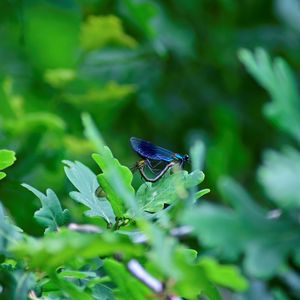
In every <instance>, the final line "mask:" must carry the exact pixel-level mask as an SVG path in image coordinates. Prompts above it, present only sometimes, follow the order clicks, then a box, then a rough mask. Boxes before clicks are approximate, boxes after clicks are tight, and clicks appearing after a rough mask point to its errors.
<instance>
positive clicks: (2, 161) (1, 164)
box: [0, 149, 16, 180]
mask: <svg viewBox="0 0 300 300" xmlns="http://www.w3.org/2000/svg"><path fill="white" fill-rule="evenodd" d="M15 160H16V156H15V152H14V151H11V150H5V149H1V150H0V170H3V169H6V168H7V167H9V166H11V165H12V164H13V163H14V162H15ZM5 176H6V174H5V173H4V172H0V180H1V179H2V178H4V177H5Z"/></svg>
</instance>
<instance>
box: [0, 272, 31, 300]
mask: <svg viewBox="0 0 300 300" xmlns="http://www.w3.org/2000/svg"><path fill="white" fill-rule="evenodd" d="M35 285H36V281H35V276H34V275H33V274H32V273H28V272H24V271H21V270H17V271H13V272H8V271H7V270H1V269H0V286H1V287H4V289H3V291H2V290H1V293H0V298H1V300H2V299H3V300H27V299H28V293H29V291H30V290H32V289H33V288H34V287H35Z"/></svg>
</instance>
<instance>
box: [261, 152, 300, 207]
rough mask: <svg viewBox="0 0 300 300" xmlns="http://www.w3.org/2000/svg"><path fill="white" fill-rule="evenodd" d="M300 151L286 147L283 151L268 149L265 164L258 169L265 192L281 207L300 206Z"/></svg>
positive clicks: (265, 154)
mask: <svg viewBox="0 0 300 300" xmlns="http://www.w3.org/2000/svg"><path fill="white" fill-rule="evenodd" d="M299 174H300V153H299V152H298V151H297V150H296V149H293V148H290V147H289V148H285V149H284V150H283V151H282V152H281V153H280V152H276V151H271V150H269V151H266V152H265V153H264V159H263V165H262V166H261V167H260V168H259V169H258V179H259V181H260V183H261V184H262V186H263V187H264V189H265V192H266V193H267V195H268V196H269V197H270V199H271V200H273V201H274V202H275V203H276V204H277V205H278V206H279V207H281V208H284V209H295V208H299V207H300V194H299V186H300V177H299Z"/></svg>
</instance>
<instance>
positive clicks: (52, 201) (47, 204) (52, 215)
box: [22, 183, 70, 232]
mask: <svg viewBox="0 0 300 300" xmlns="http://www.w3.org/2000/svg"><path fill="white" fill-rule="evenodd" d="M22 186H23V187H25V188H26V189H28V190H29V191H31V192H32V193H33V194H35V195H36V196H37V197H38V198H39V199H40V201H41V204H42V207H41V208H40V209H39V210H38V211H36V212H35V213H34V217H35V219H36V220H37V221H38V222H39V223H40V224H41V225H43V226H44V227H46V232H47V231H56V230H58V229H59V227H61V226H63V225H66V224H67V223H68V222H69V220H70V213H69V211H68V210H67V209H65V210H62V207H61V204H60V202H59V200H58V198H57V196H56V194H55V193H54V192H53V191H52V190H51V189H47V191H46V194H43V193H41V192H40V191H38V190H37V189H35V188H34V187H32V186H30V185H28V184H25V183H23V184H22Z"/></svg>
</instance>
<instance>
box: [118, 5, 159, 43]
mask: <svg viewBox="0 0 300 300" xmlns="http://www.w3.org/2000/svg"><path fill="white" fill-rule="evenodd" d="M121 5H122V7H123V10H124V11H125V13H126V15H127V17H128V18H129V19H130V20H131V22H133V23H134V24H135V25H136V27H137V29H138V30H140V31H142V32H143V33H144V34H145V35H146V36H147V37H148V38H150V39H151V38H154V36H156V34H157V32H156V30H155V28H154V26H153V19H154V17H155V16H156V15H157V14H158V12H159V10H158V6H157V5H156V4H155V3H152V2H146V1H137V0H124V1H122V3H121Z"/></svg>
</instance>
